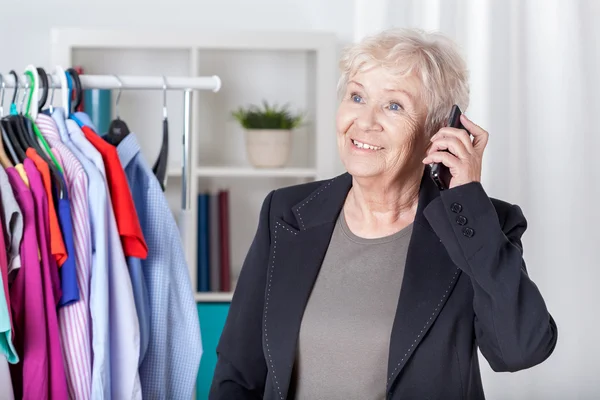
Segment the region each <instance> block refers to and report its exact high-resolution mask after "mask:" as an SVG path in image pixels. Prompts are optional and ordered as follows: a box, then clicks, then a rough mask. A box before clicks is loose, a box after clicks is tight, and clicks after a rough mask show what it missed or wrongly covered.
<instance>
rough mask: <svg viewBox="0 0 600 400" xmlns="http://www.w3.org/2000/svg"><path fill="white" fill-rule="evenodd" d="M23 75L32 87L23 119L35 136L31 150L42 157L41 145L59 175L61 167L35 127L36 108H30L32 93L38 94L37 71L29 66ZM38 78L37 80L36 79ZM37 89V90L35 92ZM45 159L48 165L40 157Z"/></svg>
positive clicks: (48, 161) (61, 170)
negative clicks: (28, 123) (26, 119)
mask: <svg viewBox="0 0 600 400" xmlns="http://www.w3.org/2000/svg"><path fill="white" fill-rule="evenodd" d="M25 75H27V76H28V77H29V79H30V80H32V83H31V84H32V86H33V87H34V88H33V90H30V92H29V98H28V101H27V109H26V112H25V117H27V118H28V119H29V120H31V123H32V128H33V131H34V132H35V136H36V137H37V140H33V141H32V142H33V146H32V147H33V148H34V149H36V151H37V152H38V154H40V156H42V155H43V153H44V151H43V150H42V148H41V147H40V146H39V144H38V141H39V143H41V145H42V146H43V147H44V150H45V151H46V155H47V156H49V158H50V159H51V160H52V163H53V164H54V167H55V168H56V169H57V170H58V171H60V172H61V173H64V172H63V169H62V167H61V166H60V164H59V163H58V161H57V160H56V158H55V157H54V154H53V153H52V150H50V146H48V142H46V138H44V136H42V132H40V130H39V128H38V127H37V125H36V124H35V118H36V117H37V113H38V106H37V105H36V106H35V107H33V109H32V107H31V99H32V96H33V94H34V93H39V89H38V86H39V84H38V79H39V76H38V73H37V69H36V68H35V67H34V66H33V65H29V66H28V67H27V68H26V71H25ZM36 78H38V79H36ZM46 86H48V80H47V79H46ZM36 89H38V90H36ZM46 90H47V88H46ZM36 101H39V100H38V98H37V97H36ZM42 158H44V159H45V161H46V160H47V161H46V162H47V163H48V164H50V160H48V159H47V158H46V157H42Z"/></svg>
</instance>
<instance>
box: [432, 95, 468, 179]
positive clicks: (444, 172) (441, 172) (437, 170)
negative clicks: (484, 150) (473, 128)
mask: <svg viewBox="0 0 600 400" xmlns="http://www.w3.org/2000/svg"><path fill="white" fill-rule="evenodd" d="M461 114H462V113H461V111H460V108H459V107H458V106H457V105H456V104H455V105H453V106H452V110H450V116H449V117H448V123H447V124H446V126H449V127H451V128H458V129H465V127H464V126H463V124H462V123H461V122H460V115H461ZM445 151H448V150H445ZM429 175H430V176H431V179H433V181H434V182H435V184H436V185H437V187H438V188H439V189H440V190H446V189H448V187H449V186H450V179H451V178H452V174H450V170H449V169H448V167H446V166H445V165H444V164H442V163H434V164H433V165H432V166H431V172H430V174H429Z"/></svg>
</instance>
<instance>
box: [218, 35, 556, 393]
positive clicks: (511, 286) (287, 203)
mask: <svg viewBox="0 0 600 400" xmlns="http://www.w3.org/2000/svg"><path fill="white" fill-rule="evenodd" d="M340 65H341V72H342V76H341V79H340V85H339V92H340V104H339V110H338V114H337V141H338V147H339V153H340V156H341V159H342V161H343V163H344V165H345V167H346V170H347V172H346V173H344V174H343V175H341V176H338V177H335V178H333V179H330V180H326V181H322V182H312V183H307V184H302V185H296V186H291V187H287V188H282V189H278V190H275V191H273V192H271V193H270V194H269V195H268V196H267V198H266V200H265V201H264V203H263V206H262V210H261V212H260V221H259V224H258V229H257V232H256V236H255V238H254V241H253V242H252V245H251V247H250V250H249V252H248V255H247V258H246V260H245V263H244V265H243V268H242V271H241V275H240V278H239V282H238V284H237V288H236V291H235V294H234V296H233V301H232V303H231V308H230V311H229V315H228V318H227V322H226V325H225V328H224V331H223V333H222V336H221V339H220V343H219V345H218V348H217V352H218V363H217V366H216V370H215V374H214V380H213V384H212V388H211V394H210V399H227V400H231V399H260V398H264V399H273V400H274V399H311V400H314V399H327V400H332V399H346V400H347V399H361V400H364V399H444V400H448V399H470V400H471V399H484V393H483V388H482V383H481V376H480V370H479V364H478V356H477V348H479V349H480V350H481V353H482V354H483V356H484V357H485V358H486V360H487V362H488V363H489V364H490V366H491V367H492V369H493V370H494V371H518V370H522V369H525V368H529V367H532V366H534V365H536V364H539V363H541V362H542V361H544V360H545V359H546V358H548V357H549V356H550V354H551V353H552V351H553V349H554V347H555V344H556V339H557V328H556V325H555V323H554V321H553V319H552V317H551V316H550V314H549V312H548V310H547V308H546V305H545V303H544V299H543V298H542V295H541V294H540V292H539V290H538V288H537V287H536V285H535V284H534V283H533V282H532V280H531V278H530V277H529V275H528V273H527V270H526V267H525V263H524V261H523V258H522V255H523V248H522V244H521V237H522V235H523V233H524V232H525V229H526V227H527V222H526V220H525V217H524V216H523V214H522V212H521V209H520V208H519V207H518V206H517V205H511V204H508V203H506V202H503V201H500V200H496V199H491V198H489V197H488V196H487V194H486V192H485V190H484V188H483V187H482V185H481V183H480V176H481V160H482V156H483V152H484V148H485V147H486V144H487V140H488V133H487V132H486V131H485V130H484V129H482V128H481V127H479V126H477V125H476V124H475V123H474V122H472V121H470V120H469V119H468V118H467V117H465V116H464V115H463V116H462V117H461V122H462V124H463V126H464V128H465V129H466V131H465V130H463V129H455V128H449V127H446V126H445V121H446V119H447V118H448V114H449V112H450V109H451V108H452V105H453V104H458V105H459V106H461V108H463V109H465V108H466V106H467V104H468V100H469V98H468V93H469V90H468V83H467V71H466V67H465V63H464V61H463V60H462V59H461V57H460V55H459V53H458V52H457V50H456V49H455V46H454V45H453V44H452V42H450V41H449V40H447V39H446V38H444V37H443V36H441V35H434V34H426V33H423V32H420V31H416V30H390V31H386V32H383V33H381V34H379V35H376V36H373V37H370V38H367V39H365V40H363V41H362V42H361V43H358V44H356V45H354V46H352V47H350V48H349V49H347V50H346V51H345V53H344V55H343V57H342V59H341V63H340ZM467 132H468V133H470V134H471V135H472V137H473V139H472V140H471V138H470V136H469V134H468V133H467ZM432 163H442V164H444V165H445V166H447V167H448V168H449V170H450V173H451V180H450V185H449V188H448V190H440V189H438V188H437V186H436V185H435V183H434V182H433V181H432V179H431V178H430V176H429V169H430V164H432Z"/></svg>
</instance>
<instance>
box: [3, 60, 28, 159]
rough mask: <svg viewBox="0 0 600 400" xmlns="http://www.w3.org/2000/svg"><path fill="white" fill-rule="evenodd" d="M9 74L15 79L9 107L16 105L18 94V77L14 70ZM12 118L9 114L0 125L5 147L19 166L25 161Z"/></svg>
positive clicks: (23, 150) (23, 151)
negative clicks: (10, 148) (13, 155)
mask: <svg viewBox="0 0 600 400" xmlns="http://www.w3.org/2000/svg"><path fill="white" fill-rule="evenodd" d="M10 74H11V75H12V76H13V77H14V78H15V91H14V92H13V97H12V100H11V105H16V100H17V94H18V93H19V76H18V75H17V73H16V72H15V71H14V70H11V71H10ZM13 117H14V115H11V114H9V115H7V116H5V117H3V118H2V120H0V124H2V130H3V133H4V134H6V136H5V142H6V145H7V146H10V147H12V149H13V151H14V154H16V156H17V159H16V160H13V162H14V163H15V164H19V163H22V162H23V160H24V159H25V149H24V148H23V143H22V142H21V140H20V138H19V135H18V134H17V132H16V131H15V129H14V127H13V123H14V122H13V120H14V118H13Z"/></svg>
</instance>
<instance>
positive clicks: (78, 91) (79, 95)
mask: <svg viewBox="0 0 600 400" xmlns="http://www.w3.org/2000/svg"><path fill="white" fill-rule="evenodd" d="M67 73H68V74H69V75H71V79H73V82H74V83H75V102H74V103H73V104H71V105H70V106H69V115H70V114H73V113H74V112H75V111H76V110H77V108H78V107H79V105H80V104H81V100H82V99H83V87H82V86H81V79H79V72H77V70H76V69H75V68H69V69H67ZM71 99H72V97H71V96H70V95H69V100H71Z"/></svg>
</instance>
